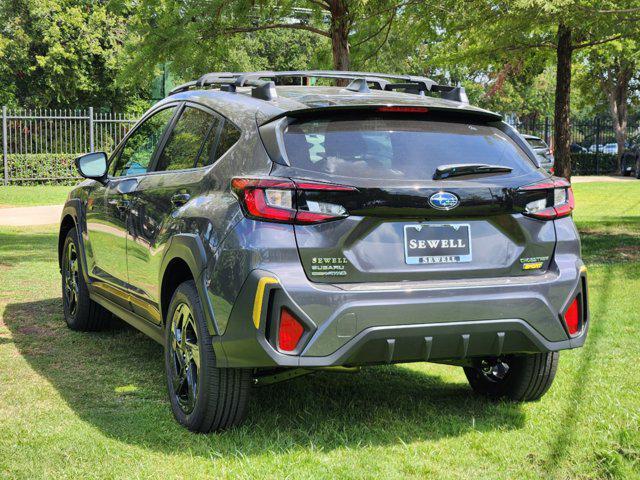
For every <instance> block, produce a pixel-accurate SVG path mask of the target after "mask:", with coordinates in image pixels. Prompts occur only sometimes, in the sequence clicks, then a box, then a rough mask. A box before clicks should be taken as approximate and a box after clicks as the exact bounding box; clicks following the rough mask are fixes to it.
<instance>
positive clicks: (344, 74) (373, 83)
mask: <svg viewBox="0 0 640 480" xmlns="http://www.w3.org/2000/svg"><path fill="white" fill-rule="evenodd" d="M282 78H290V79H299V81H300V85H309V84H310V79H311V78H329V79H334V80H351V82H350V83H349V85H348V86H347V87H345V88H346V89H347V90H350V91H353V92H358V93H369V92H370V91H371V90H372V89H373V90H387V91H392V90H403V91H404V92H405V93H413V94H417V95H425V93H427V92H429V93H438V94H439V95H440V97H442V98H444V99H446V100H453V101H455V102H460V103H465V104H468V103H469V99H468V98H467V94H466V92H465V90H464V87H460V86H457V87H454V86H451V85H438V84H437V83H436V82H434V81H433V80H431V79H430V78H427V77H420V76H414V75H394V74H389V73H377V72H349V71H340V70H285V71H270V70H268V71H258V72H213V73H207V74H205V75H203V76H201V77H200V78H199V79H198V80H194V81H191V82H187V83H184V84H182V85H180V86H178V87H176V88H174V89H173V90H171V92H169V95H174V94H176V93H180V92H185V91H187V90H191V89H193V88H204V87H210V86H214V87H216V86H217V87H218V88H220V90H222V91H227V92H235V91H236V88H237V87H253V88H252V90H251V96H253V97H255V98H259V99H261V100H266V101H269V100H273V99H274V98H277V93H276V91H275V85H276V84H277V83H278V80H280V79H282Z"/></svg>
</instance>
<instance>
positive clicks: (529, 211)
mask: <svg viewBox="0 0 640 480" xmlns="http://www.w3.org/2000/svg"><path fill="white" fill-rule="evenodd" d="M518 190H519V191H520V192H521V193H523V194H525V195H527V200H526V203H525V205H524V212H523V213H524V215H527V216H529V217H533V218H538V219H540V220H554V219H556V218H562V217H567V216H569V215H571V212H573V209H574V208H575V199H574V197H573V190H572V189H571V184H570V183H569V182H568V181H566V180H564V179H555V180H549V181H544V182H540V183H535V184H533V185H527V186H524V187H520V188H519V189H518Z"/></svg>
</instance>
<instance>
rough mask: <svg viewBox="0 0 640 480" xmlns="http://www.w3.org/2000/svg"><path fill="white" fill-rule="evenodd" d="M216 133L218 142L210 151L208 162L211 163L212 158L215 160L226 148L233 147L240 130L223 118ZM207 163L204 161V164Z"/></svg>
mask: <svg viewBox="0 0 640 480" xmlns="http://www.w3.org/2000/svg"><path fill="white" fill-rule="evenodd" d="M218 134H219V139H218V144H217V146H216V148H215V151H214V152H212V155H211V158H210V159H209V163H213V160H212V159H215V160H217V159H219V158H220V157H221V156H222V155H224V154H225V153H227V150H229V149H230V148H231V147H233V146H234V145H235V143H236V142H237V141H238V140H239V139H240V130H238V128H237V127H236V126H235V125H234V124H233V123H231V122H230V121H229V120H227V119H225V120H224V123H223V124H222V128H221V129H220V131H219V132H218ZM209 163H205V165H208V164H209Z"/></svg>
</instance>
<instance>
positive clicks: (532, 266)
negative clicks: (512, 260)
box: [520, 256, 549, 270]
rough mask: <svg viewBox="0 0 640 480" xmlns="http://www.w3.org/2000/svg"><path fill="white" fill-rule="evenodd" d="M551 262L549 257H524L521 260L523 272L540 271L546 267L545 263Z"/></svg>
mask: <svg viewBox="0 0 640 480" xmlns="http://www.w3.org/2000/svg"><path fill="white" fill-rule="evenodd" d="M547 260H549V257H548V256H545V257H523V258H521V259H520V263H521V264H522V269H523V270H539V269H541V268H542V266H543V265H544V262H546V261H547Z"/></svg>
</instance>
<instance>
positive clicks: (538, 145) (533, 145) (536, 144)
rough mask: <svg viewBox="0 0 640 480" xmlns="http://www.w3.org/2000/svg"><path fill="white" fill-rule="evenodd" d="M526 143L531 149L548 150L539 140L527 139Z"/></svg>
mask: <svg viewBox="0 0 640 480" xmlns="http://www.w3.org/2000/svg"><path fill="white" fill-rule="evenodd" d="M527 142H529V145H531V148H549V147H548V146H547V144H546V143H544V141H543V140H542V139H540V138H527Z"/></svg>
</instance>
